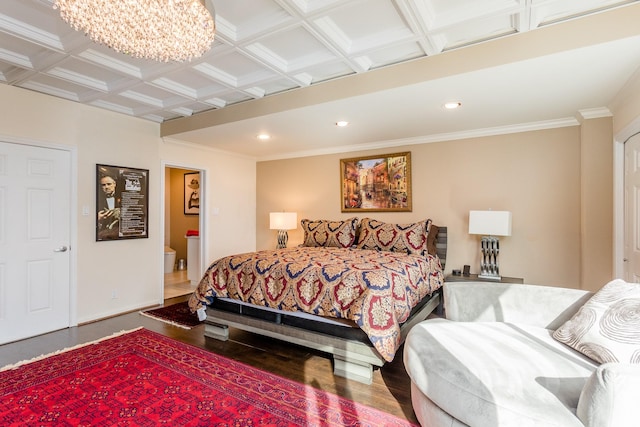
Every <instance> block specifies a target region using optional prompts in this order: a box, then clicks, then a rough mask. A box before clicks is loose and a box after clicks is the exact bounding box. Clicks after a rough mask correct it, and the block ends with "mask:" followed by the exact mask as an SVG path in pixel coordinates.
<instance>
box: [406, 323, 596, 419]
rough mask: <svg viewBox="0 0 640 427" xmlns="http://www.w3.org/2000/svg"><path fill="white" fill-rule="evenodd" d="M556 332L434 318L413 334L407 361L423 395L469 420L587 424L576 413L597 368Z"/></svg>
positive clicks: (411, 374) (414, 380)
mask: <svg viewBox="0 0 640 427" xmlns="http://www.w3.org/2000/svg"><path fill="white" fill-rule="evenodd" d="M552 332H553V331H551V330H548V329H544V328H539V327H534V326H527V325H522V324H513V323H495V322H452V321H449V320H445V319H431V320H427V321H424V322H421V323H419V324H418V325H416V326H415V327H414V328H413V329H412V330H411V332H410V333H409V335H408V337H407V340H406V342H405V349H404V364H405V368H406V370H407V372H408V373H409V376H410V377H411V380H412V382H414V383H415V384H416V386H417V387H418V388H419V389H420V391H421V392H422V393H424V395H426V396H427V397H428V398H429V399H431V400H433V402H434V403H435V404H436V405H438V406H439V407H440V408H442V409H443V410H444V411H446V412H447V413H449V414H452V415H453V416H454V417H455V418H457V419H459V420H460V421H462V422H463V423H466V424H469V425H472V426H478V427H495V426H497V425H514V426H518V427H525V426H536V427H541V426H558V427H559V426H563V427H570V426H582V424H581V423H580V421H579V420H578V418H576V416H575V410H576V407H577V405H578V399H579V397H580V392H581V390H582V387H583V386H584V384H585V382H586V380H587V378H588V377H589V376H590V375H591V373H592V372H593V371H594V370H595V368H596V364H595V363H594V362H593V361H592V360H590V359H589V358H587V357H585V356H584V355H582V354H580V353H577V352H575V351H573V350H572V349H570V348H569V347H567V346H565V345H563V344H561V343H559V342H557V341H556V340H554V339H553V337H552V336H551V334H552Z"/></svg>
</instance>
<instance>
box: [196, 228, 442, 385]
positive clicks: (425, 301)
mask: <svg viewBox="0 0 640 427" xmlns="http://www.w3.org/2000/svg"><path fill="white" fill-rule="evenodd" d="M301 226H302V228H303V230H304V232H305V237H304V242H303V244H301V245H300V246H297V247H293V248H285V249H274V250H266V251H258V252H251V253H245V254H237V255H232V256H227V257H223V258H220V259H218V260H216V261H214V262H213V263H212V264H211V265H210V266H209V267H208V268H207V270H206V272H205V273H204V275H203V277H202V280H201V281H200V283H199V285H198V288H197V289H196V291H195V292H194V293H193V295H192V296H191V298H190V300H189V305H190V307H191V309H192V310H193V311H198V312H199V315H201V316H202V317H204V316H203V313H205V311H206V321H205V336H207V337H210V338H215V339H219V340H227V339H228V337H229V327H235V328H238V329H242V330H245V331H249V332H253V333H257V334H261V335H264V336H268V337H272V338H276V339H280V340H284V341H287V342H291V343H294V344H298V345H302V346H305V347H309V348H312V349H316V350H319V351H322V352H327V353H330V354H332V355H333V359H334V374H336V375H339V376H343V377H346V378H350V379H354V380H357V381H360V382H364V383H371V381H372V376H373V369H374V367H376V366H377V367H380V366H382V365H383V364H384V363H385V362H389V361H391V360H393V358H394V356H395V353H396V352H397V350H398V348H399V347H400V345H401V344H402V343H403V342H404V338H405V336H406V334H407V333H408V331H409V329H410V328H411V327H412V326H413V325H415V324H416V323H418V322H420V321H422V320H424V319H425V318H426V317H427V316H428V315H429V314H430V313H432V312H433V311H434V310H436V309H437V308H438V307H439V305H440V304H441V289H442V284H443V282H444V275H443V267H444V262H445V260H446V242H447V233H446V227H440V226H435V225H433V224H432V223H431V220H424V221H419V222H416V223H411V224H390V223H384V222H381V221H377V220H374V219H370V218H364V219H363V220H362V221H359V220H358V219H357V218H350V219H348V220H344V221H326V220H314V221H311V220H302V221H301Z"/></svg>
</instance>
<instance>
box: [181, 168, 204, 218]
mask: <svg viewBox="0 0 640 427" xmlns="http://www.w3.org/2000/svg"><path fill="white" fill-rule="evenodd" d="M184 214H185V215H198V214H200V173H199V172H189V173H185V174H184Z"/></svg>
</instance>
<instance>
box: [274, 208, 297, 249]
mask: <svg viewBox="0 0 640 427" xmlns="http://www.w3.org/2000/svg"><path fill="white" fill-rule="evenodd" d="M297 227H298V215H297V214H296V213H295V212H271V213H270V214H269V228H270V229H271V230H278V245H277V246H276V249H282V248H286V247H287V241H288V240H289V236H288V235H287V230H295V229H296V228H297Z"/></svg>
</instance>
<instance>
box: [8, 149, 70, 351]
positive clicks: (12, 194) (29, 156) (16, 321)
mask: <svg viewBox="0 0 640 427" xmlns="http://www.w3.org/2000/svg"><path fill="white" fill-rule="evenodd" d="M70 183H71V153H70V152H68V151H64V150H57V149H50V148H42V147H35V146H29V145H22V144H13V143H6V142H0V344H3V343H7V342H10V341H15V340H19V339H22V338H27V337H30V336H34V335H38V334H42V333H45V332H50V331H54V330H57V329H62V328H66V327H68V326H69V325H70V310H69V296H70V286H69V280H70V272H69V270H70V256H69V250H70V248H69V242H70V209H71V208H70V206H71V204H70V197H71V190H70Z"/></svg>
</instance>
